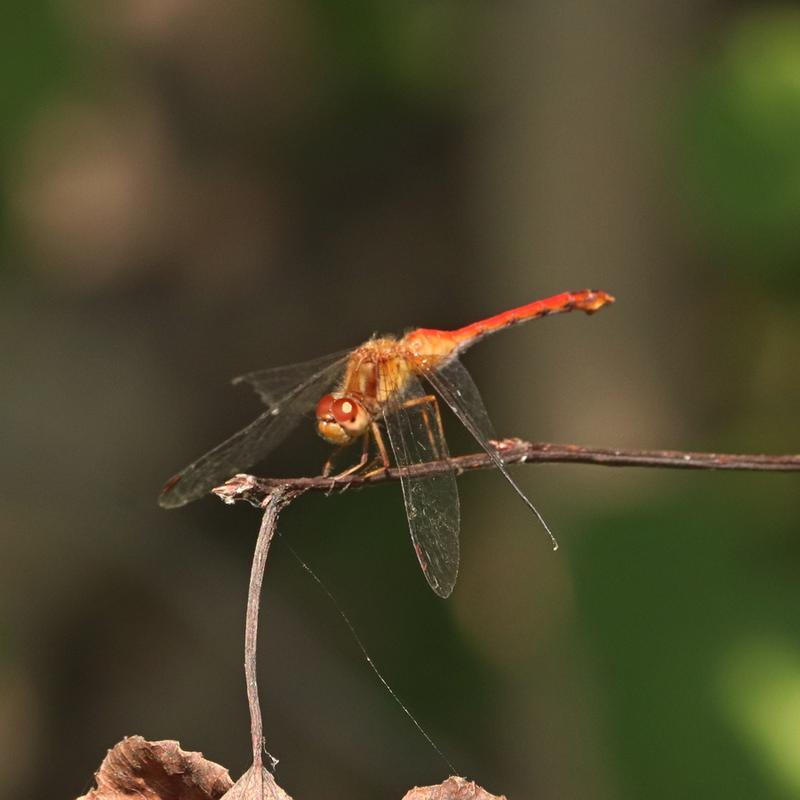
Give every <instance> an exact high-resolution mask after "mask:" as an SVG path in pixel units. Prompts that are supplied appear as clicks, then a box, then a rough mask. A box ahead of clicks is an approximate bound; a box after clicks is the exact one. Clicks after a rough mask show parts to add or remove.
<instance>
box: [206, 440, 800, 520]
mask: <svg viewBox="0 0 800 800" xmlns="http://www.w3.org/2000/svg"><path fill="white" fill-rule="evenodd" d="M493 444H494V445H495V447H496V449H497V450H498V452H499V453H500V454H501V455H502V457H503V462H504V463H506V464H553V463H561V464H595V465H598V466H604V467H661V468H668V469H705V470H737V471H747V470H749V471H751V472H797V471H800V455H759V454H753V453H742V454H733V453H692V452H686V451H682V450H620V449H606V448H600V447H580V446H579V445H574V444H552V443H549V442H544V443H542V442H539V443H537V442H526V441H523V440H522V439H501V440H499V441H497V442H493ZM493 466H494V463H493V462H492V459H491V458H490V457H489V455H487V454H486V453H470V454H469V455H465V456H457V457H455V458H451V459H448V460H447V461H427V462H425V463H424V464H416V465H414V466H413V467H406V468H405V469H398V468H396V467H390V468H389V469H387V470H383V471H381V472H378V473H374V474H371V475H363V474H355V475H348V476H346V477H343V478H326V477H324V476H322V475H318V476H315V477H309V478H257V477H254V476H252V475H244V474H241V475H236V476H235V477H233V478H231V479H230V480H229V481H227V482H226V483H225V484H224V485H223V486H220V487H217V488H216V489H214V490H213V491H214V494H216V495H217V496H218V497H220V498H221V499H222V500H224V501H225V502H226V503H235V502H236V501H237V500H246V501H248V502H250V503H253V504H254V505H258V506H260V505H261V503H263V501H264V499H265V498H267V497H269V496H270V495H271V494H272V493H273V492H274V491H275V490H276V489H281V490H287V491H295V492H309V491H318V492H319V491H324V492H331V491H337V490H343V489H348V488H351V487H357V486H372V485H374V484H378V483H385V482H386V481H396V480H399V479H400V476H401V475H402V474H404V473H405V474H411V475H420V476H427V475H436V474H437V473H441V472H445V471H447V470H451V469H454V470H455V471H456V473H457V474H459V475H460V474H462V473H464V472H469V471H470V470H474V469H489V468H491V467H493Z"/></svg>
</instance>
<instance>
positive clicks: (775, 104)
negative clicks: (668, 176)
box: [684, 6, 800, 288]
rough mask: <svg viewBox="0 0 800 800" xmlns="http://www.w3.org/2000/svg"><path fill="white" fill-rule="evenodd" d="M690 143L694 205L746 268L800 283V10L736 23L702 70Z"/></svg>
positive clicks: (728, 255) (761, 13)
mask: <svg viewBox="0 0 800 800" xmlns="http://www.w3.org/2000/svg"><path fill="white" fill-rule="evenodd" d="M687 123H688V125H687V130H686V134H685V136H686V139H685V143H684V147H685V150H686V158H687V166H688V168H689V170H690V175H691V178H692V183H693V189H694V192H695V210H696V213H697V217H698V220H699V221H700V222H701V223H702V224H703V225H704V226H705V233H706V234H707V235H708V237H709V240H710V242H711V243H712V246H713V247H714V248H715V249H716V250H718V251H719V254H720V257H722V258H725V259H728V260H729V262H730V264H731V266H732V267H734V268H736V269H738V270H739V271H741V272H742V273H743V274H744V275H752V273H753V271H754V270H757V271H758V277H759V278H762V277H763V278H766V279H767V280H769V281H770V282H774V283H775V285H776V286H777V287H783V288H790V287H796V286H797V285H798V284H800V267H799V266H798V265H799V264H800V144H798V143H800V10H798V9H797V8H793V7H791V6H787V7H784V8H777V9H776V8H765V9H759V10H758V11H755V12H754V13H751V14H746V15H743V16H742V17H740V18H739V19H738V20H736V21H735V23H734V24H733V25H731V26H730V28H729V29H728V30H727V31H726V32H725V35H724V36H723V38H722V43H721V45H720V47H719V52H718V53H717V54H716V55H715V56H714V57H712V58H711V59H710V62H709V63H708V64H707V65H706V67H705V68H704V72H703V74H701V75H700V76H699V80H698V81H697V85H696V87H695V89H694V90H693V91H692V93H691V101H690V103H689V105H688V119H687Z"/></svg>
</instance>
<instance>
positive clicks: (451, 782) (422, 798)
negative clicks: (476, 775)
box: [403, 776, 506, 800]
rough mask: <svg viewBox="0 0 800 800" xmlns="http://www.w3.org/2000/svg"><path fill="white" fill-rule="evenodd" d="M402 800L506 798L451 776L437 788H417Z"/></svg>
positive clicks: (494, 799)
mask: <svg viewBox="0 0 800 800" xmlns="http://www.w3.org/2000/svg"><path fill="white" fill-rule="evenodd" d="M403 800H506V796H505V795H500V796H497V795H494V794H489V792H487V791H486V789H482V788H481V787H480V786H478V785H477V784H476V783H474V782H473V781H468V780H466V779H465V778H457V777H455V776H453V777H451V778H448V779H447V780H446V781H445V782H444V783H440V784H438V785H437V786H417V787H415V788H414V789H412V790H411V791H410V792H408V793H407V794H406V795H405V796H404V797H403Z"/></svg>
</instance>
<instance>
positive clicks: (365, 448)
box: [332, 429, 369, 480]
mask: <svg viewBox="0 0 800 800" xmlns="http://www.w3.org/2000/svg"><path fill="white" fill-rule="evenodd" d="M368 460H369V429H368V430H367V432H366V433H365V434H364V439H363V443H362V445H361V458H359V459H358V462H357V463H355V464H353V465H352V466H350V467H348V468H347V469H345V470H342V471H341V472H337V473H336V474H335V475H333V476H332V478H333V479H334V480H341V479H342V478H346V477H347V476H348V475H355V473H356V472H358V471H359V470H361V469H363V468H364V465H365V464H366V463H367V461H368Z"/></svg>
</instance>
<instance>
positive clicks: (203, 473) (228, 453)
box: [158, 355, 347, 508]
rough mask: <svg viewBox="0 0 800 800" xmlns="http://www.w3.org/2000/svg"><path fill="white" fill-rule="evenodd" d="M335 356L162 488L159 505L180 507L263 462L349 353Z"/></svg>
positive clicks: (301, 416)
mask: <svg viewBox="0 0 800 800" xmlns="http://www.w3.org/2000/svg"><path fill="white" fill-rule="evenodd" d="M332 358H334V360H333V361H331V360H330V358H328V359H327V362H326V366H324V367H322V368H321V369H318V370H317V371H316V372H312V374H311V375H308V374H307V375H306V377H305V379H304V380H302V381H301V382H300V383H298V384H296V385H294V386H293V387H292V388H291V389H289V390H288V391H285V393H284V394H283V396H282V397H280V398H279V399H276V400H272V402H271V403H270V404H269V407H268V408H267V409H266V411H264V412H263V413H262V414H261V415H260V416H259V417H257V418H256V419H255V420H253V422H251V423H250V424H249V425H248V426H247V427H245V428H242V430H240V431H238V432H237V433H234V434H233V436H231V437H230V438H229V439H226V440H225V441H224V442H222V444H219V445H217V446H216V447H215V448H214V449H213V450H209V451H208V452H207V453H206V454H205V455H203V456H201V457H200V458H198V459H197V461H194V462H192V463H191V464H189V466H188V467H186V468H185V469H184V470H182V471H181V472H179V473H178V474H177V475H175V476H174V477H173V478H170V479H169V481H167V483H166V485H165V486H164V488H163V489H162V490H161V495H160V496H159V498H158V502H159V504H160V505H161V506H163V507H164V508H176V507H177V506H182V505H185V504H186V503H190V502H191V501H192V500H197V499H198V498H199V497H202V496H203V495H204V494H206V493H207V492H209V491H210V490H211V489H213V488H214V487H215V486H218V485H219V484H220V483H222V482H223V481H225V480H227V479H228V478H230V477H231V476H232V475H235V474H236V473H237V472H241V471H242V470H245V469H249V468H250V467H252V466H253V465H254V464H257V463H258V462H259V461H261V459H262V458H264V456H266V455H267V453H269V452H270V451H271V450H272V449H273V448H275V447H277V445H279V444H280V443H281V442H282V441H283V440H284V439H285V438H286V436H288V435H289V433H290V432H291V431H292V429H293V428H294V427H295V426H296V425H297V424H298V423H299V422H300V420H301V419H302V418H303V417H304V416H305V414H307V413H308V412H309V411H310V410H311V409H312V408H314V406H315V405H316V403H317V402H318V401H319V399H320V396H321V395H322V394H323V393H324V391H326V390H327V389H328V387H330V385H331V384H332V383H333V382H334V381H335V380H336V378H337V377H338V375H339V372H340V371H341V369H342V367H343V366H344V363H345V361H346V360H347V355H344V356H342V355H337V356H336V357H332ZM312 363H313V362H312ZM305 366H307V365H305ZM279 369H280V368H279Z"/></svg>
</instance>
